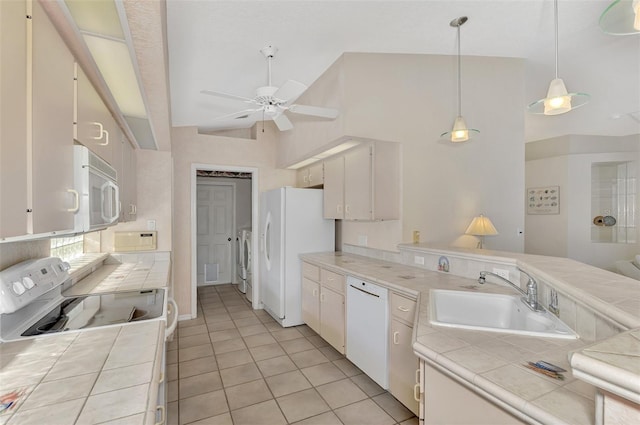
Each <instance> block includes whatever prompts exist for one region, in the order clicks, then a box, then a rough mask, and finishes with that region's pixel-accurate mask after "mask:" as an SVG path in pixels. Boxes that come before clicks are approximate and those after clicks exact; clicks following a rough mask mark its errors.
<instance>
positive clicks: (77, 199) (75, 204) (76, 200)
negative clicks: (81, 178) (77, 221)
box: [67, 189, 80, 213]
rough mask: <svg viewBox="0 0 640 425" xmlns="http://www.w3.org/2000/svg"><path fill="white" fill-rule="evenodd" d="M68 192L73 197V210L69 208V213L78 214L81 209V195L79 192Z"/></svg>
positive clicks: (70, 190) (69, 190) (68, 190)
mask: <svg viewBox="0 0 640 425" xmlns="http://www.w3.org/2000/svg"><path fill="white" fill-rule="evenodd" d="M67 192H69V193H71V194H72V195H73V199H74V200H73V208H69V209H68V210H67V212H72V213H77V212H78V210H79V209H80V194H78V191H77V190H73V189H67Z"/></svg>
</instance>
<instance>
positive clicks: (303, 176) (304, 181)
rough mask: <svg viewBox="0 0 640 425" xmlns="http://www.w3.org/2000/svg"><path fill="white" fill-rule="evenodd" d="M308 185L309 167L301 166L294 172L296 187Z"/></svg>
mask: <svg viewBox="0 0 640 425" xmlns="http://www.w3.org/2000/svg"><path fill="white" fill-rule="evenodd" d="M307 186H309V169H308V168H302V169H300V170H298V172H297V173H296V187H307Z"/></svg>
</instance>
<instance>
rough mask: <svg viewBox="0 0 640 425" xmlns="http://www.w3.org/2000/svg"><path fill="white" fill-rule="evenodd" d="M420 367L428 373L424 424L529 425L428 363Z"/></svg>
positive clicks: (424, 395)
mask: <svg viewBox="0 0 640 425" xmlns="http://www.w3.org/2000/svg"><path fill="white" fill-rule="evenodd" d="M420 363H421V365H420V366H421V369H422V371H423V373H424V377H423V378H424V379H423V382H422V385H421V386H422V388H421V392H423V393H424V394H423V397H422V398H421V400H422V401H421V406H420V414H421V415H420V419H421V422H420V423H421V424H425V425H450V424H476V425H515V424H525V422H523V421H522V420H520V419H519V418H516V417H515V416H513V415H511V414H509V413H508V412H506V411H505V410H502V409H501V408H499V407H498V406H496V405H495V404H493V403H491V402H489V401H488V400H486V399H484V398H483V397H481V396H479V395H478V394H476V393H475V392H473V391H472V390H470V389H468V388H466V387H465V386H463V385H462V384H459V383H458V382H456V381H455V380H453V379H452V378H450V377H448V376H447V375H445V374H444V373H442V372H440V371H439V370H437V369H436V368H434V367H433V366H431V365H429V364H428V363H427V362H425V361H421V362H420ZM422 404H423V405H422ZM422 419H423V420H424V421H423V420H422Z"/></svg>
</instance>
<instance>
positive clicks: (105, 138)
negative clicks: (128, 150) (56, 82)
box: [74, 66, 122, 170]
mask: <svg viewBox="0 0 640 425" xmlns="http://www.w3.org/2000/svg"><path fill="white" fill-rule="evenodd" d="M76 75H77V77H76V79H77V94H76V99H75V109H76V125H75V131H74V132H75V139H76V140H77V141H78V142H80V143H82V144H83V145H85V146H86V147H88V148H89V150H91V151H92V152H93V153H95V154H96V155H98V156H99V157H100V158H102V159H103V160H105V161H106V162H108V163H109V164H110V165H111V166H112V167H113V168H115V169H116V170H117V169H118V165H119V164H117V162H121V161H122V160H121V159H120V157H119V155H118V154H119V153H121V149H119V146H118V144H120V143H122V140H121V138H120V136H119V134H118V133H119V132H120V129H119V127H118V125H117V124H116V122H115V120H114V119H113V117H112V116H111V112H109V110H108V109H107V107H106V106H105V104H104V102H103V101H102V98H101V97H100V95H98V92H97V91H96V90H95V88H94V87H93V85H92V84H91V81H89V79H88V78H87V76H86V74H85V73H84V71H83V70H82V68H80V66H77V67H76Z"/></svg>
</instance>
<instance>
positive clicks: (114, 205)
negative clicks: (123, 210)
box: [100, 180, 120, 224]
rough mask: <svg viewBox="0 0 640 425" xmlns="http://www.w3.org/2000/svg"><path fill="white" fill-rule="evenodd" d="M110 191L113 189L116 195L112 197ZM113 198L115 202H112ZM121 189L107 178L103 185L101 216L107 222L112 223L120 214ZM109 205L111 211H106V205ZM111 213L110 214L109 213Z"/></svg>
mask: <svg viewBox="0 0 640 425" xmlns="http://www.w3.org/2000/svg"><path fill="white" fill-rule="evenodd" d="M109 191H113V193H114V197H113V198H111V195H110V193H109ZM112 200H113V202H111V201H112ZM119 200H120V190H119V188H118V185H116V184H115V183H114V182H112V181H111V180H107V181H106V182H104V184H103V185H102V211H101V213H100V214H101V216H102V219H103V220H104V221H105V224H111V223H113V222H115V221H116V220H117V219H118V217H119V216H120V211H119V208H118V205H119V204H120V202H119ZM107 206H109V207H110V208H109V211H106V207H107ZM107 214H109V215H107Z"/></svg>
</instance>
